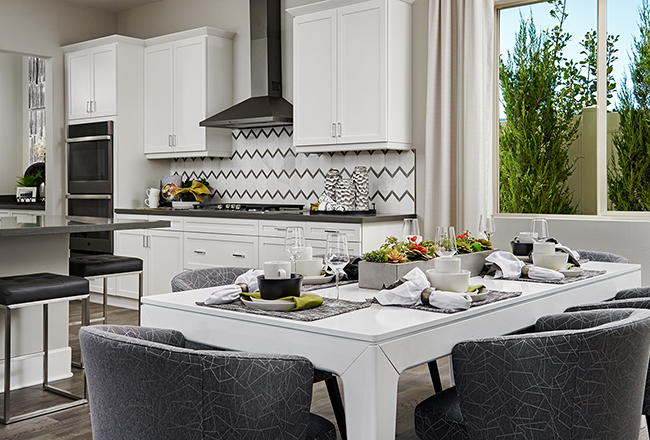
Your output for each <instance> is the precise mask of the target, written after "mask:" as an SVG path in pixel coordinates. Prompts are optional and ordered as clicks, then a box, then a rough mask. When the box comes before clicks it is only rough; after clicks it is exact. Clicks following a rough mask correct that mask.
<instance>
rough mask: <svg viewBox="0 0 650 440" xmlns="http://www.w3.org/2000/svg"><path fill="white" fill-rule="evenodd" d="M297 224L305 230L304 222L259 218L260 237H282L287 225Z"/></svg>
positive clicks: (294, 225)
mask: <svg viewBox="0 0 650 440" xmlns="http://www.w3.org/2000/svg"><path fill="white" fill-rule="evenodd" d="M290 226H293V227H296V226H299V227H301V228H302V229H303V230H305V234H306V233H307V229H306V227H305V222H287V221H281V220H260V237H282V238H284V235H285V232H286V230H287V228H288V227H290Z"/></svg>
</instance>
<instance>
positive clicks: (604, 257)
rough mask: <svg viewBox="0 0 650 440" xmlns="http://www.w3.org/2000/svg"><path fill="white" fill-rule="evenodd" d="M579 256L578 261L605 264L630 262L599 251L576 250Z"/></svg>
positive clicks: (621, 257)
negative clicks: (585, 260) (584, 260)
mask: <svg viewBox="0 0 650 440" xmlns="http://www.w3.org/2000/svg"><path fill="white" fill-rule="evenodd" d="M576 252H578V253H579V254H580V259H581V260H582V259H587V260H589V261H602V262H605V263H629V262H630V260H628V259H627V258H625V257H623V256H621V255H617V254H612V253H609V252H600V251H583V250H576Z"/></svg>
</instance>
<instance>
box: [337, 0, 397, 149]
mask: <svg viewBox="0 0 650 440" xmlns="http://www.w3.org/2000/svg"><path fill="white" fill-rule="evenodd" d="M382 3H383V1H370V2H364V3H360V4H355V5H352V6H348V7H345V8H340V9H339V10H338V89H337V92H338V94H337V103H338V107H337V114H338V122H337V123H338V124H340V128H339V127H337V129H338V132H337V135H338V141H337V142H338V143H339V144H341V143H344V144H350V143H359V142H378V141H382V140H386V139H387V138H386V49H385V45H386V39H385V34H386V24H385V21H386V20H385V17H384V14H385V13H386V12H385V11H386V8H384V7H382Z"/></svg>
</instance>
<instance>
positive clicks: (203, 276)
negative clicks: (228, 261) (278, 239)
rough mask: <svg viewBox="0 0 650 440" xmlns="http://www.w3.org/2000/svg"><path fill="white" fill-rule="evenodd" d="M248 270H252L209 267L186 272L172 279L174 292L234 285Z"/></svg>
mask: <svg viewBox="0 0 650 440" xmlns="http://www.w3.org/2000/svg"><path fill="white" fill-rule="evenodd" d="M248 270H250V268H248V267H208V268H205V269H196V270H186V271H185V272H181V273H179V274H178V275H176V276H175V277H174V278H172V292H182V291H185V290H194V289H202V288H204V287H215V286H223V285H226V284H233V283H234V282H235V280H236V279H237V277H238V276H239V275H241V274H243V273H245V272H247V271H248Z"/></svg>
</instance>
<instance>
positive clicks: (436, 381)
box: [427, 360, 442, 394]
mask: <svg viewBox="0 0 650 440" xmlns="http://www.w3.org/2000/svg"><path fill="white" fill-rule="evenodd" d="M427 365H428V366H429V375H430V376H431V382H432V383H433V390H434V391H435V393H436V394H439V393H441V392H442V382H441V381H440V371H439V370H438V362H437V361H435V360H434V361H431V362H429V363H428V364H427Z"/></svg>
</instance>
